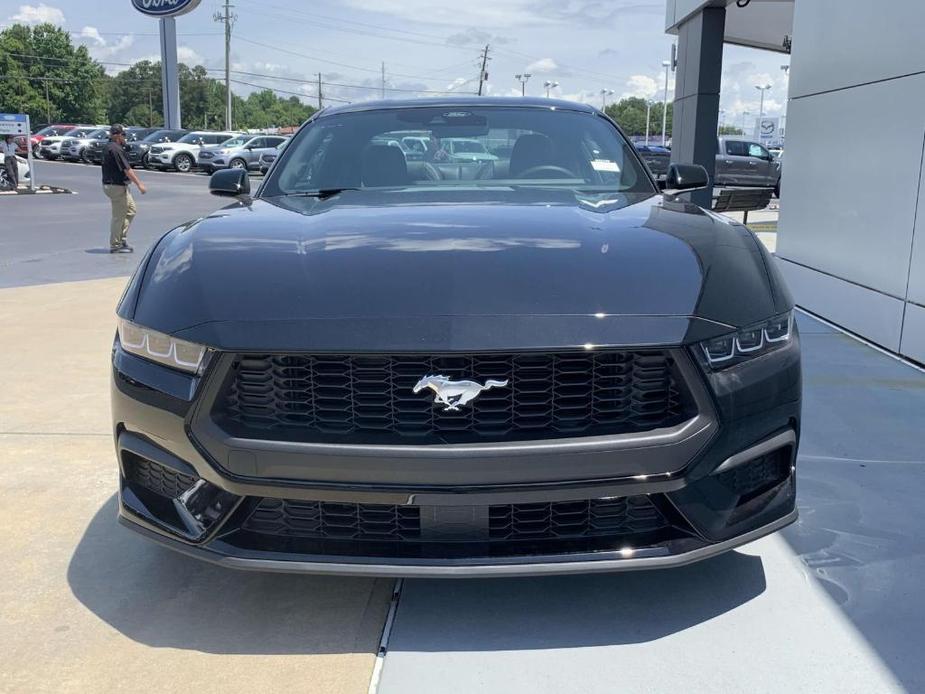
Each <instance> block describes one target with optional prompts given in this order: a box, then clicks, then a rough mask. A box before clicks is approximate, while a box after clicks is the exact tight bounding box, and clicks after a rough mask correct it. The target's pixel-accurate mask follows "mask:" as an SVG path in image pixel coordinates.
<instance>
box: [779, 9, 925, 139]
mask: <svg viewBox="0 0 925 694" xmlns="http://www.w3.org/2000/svg"><path fill="white" fill-rule="evenodd" d="M923 27H925V1H923V0H876V1H874V0H797V2H796V3H795V6H794V18H793V51H792V56H791V57H792V65H793V68H792V69H791V71H790V96H791V97H797V96H803V95H805V94H814V93H817V92H821V91H827V90H830V89H839V88H842V87H847V86H851V85H856V84H862V83H864V82H873V81H875V80H883V79H889V78H892V77H897V76H899V75H908V74H910V73H913V72H918V71H923V70H925V49H923V44H922V31H923ZM788 135H789V133H788Z"/></svg>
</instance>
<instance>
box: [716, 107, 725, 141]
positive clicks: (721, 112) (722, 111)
mask: <svg viewBox="0 0 925 694" xmlns="http://www.w3.org/2000/svg"><path fill="white" fill-rule="evenodd" d="M725 117H726V109H724V108H721V109H720V110H719V124H718V125H717V126H716V134H717V135H719V134H720V133H721V132H722V131H723V125H724V121H725Z"/></svg>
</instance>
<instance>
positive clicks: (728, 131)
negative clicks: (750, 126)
mask: <svg viewBox="0 0 925 694" xmlns="http://www.w3.org/2000/svg"><path fill="white" fill-rule="evenodd" d="M719 134H720V135H742V134H743V133H742V128H737V127H735V126H734V125H721V126H720V127H719Z"/></svg>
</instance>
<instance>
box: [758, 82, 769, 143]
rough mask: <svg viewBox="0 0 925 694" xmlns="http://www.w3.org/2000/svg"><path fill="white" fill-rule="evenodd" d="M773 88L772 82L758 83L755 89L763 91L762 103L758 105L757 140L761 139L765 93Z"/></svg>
mask: <svg viewBox="0 0 925 694" xmlns="http://www.w3.org/2000/svg"><path fill="white" fill-rule="evenodd" d="M770 88H771V85H770V84H765V85H760V84H756V85H755V89H757V90H758V91H759V92H761V105H760V106H759V107H758V133H757V135H756V136H755V138H756V139H757V140H761V119H762V118H764V93H765V92H766V91H768V90H769V89H770Z"/></svg>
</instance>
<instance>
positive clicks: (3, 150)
mask: <svg viewBox="0 0 925 694" xmlns="http://www.w3.org/2000/svg"><path fill="white" fill-rule="evenodd" d="M3 140H4V141H3V143H2V144H0V154H2V155H3V167H4V168H5V169H6V178H7V180H8V181H9V182H10V185H11V186H12V187H13V190H16V188H17V186H18V185H19V161H18V160H17V159H16V139H15V138H14V137H13V136H12V135H7V136H6V137H5V138H3Z"/></svg>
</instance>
